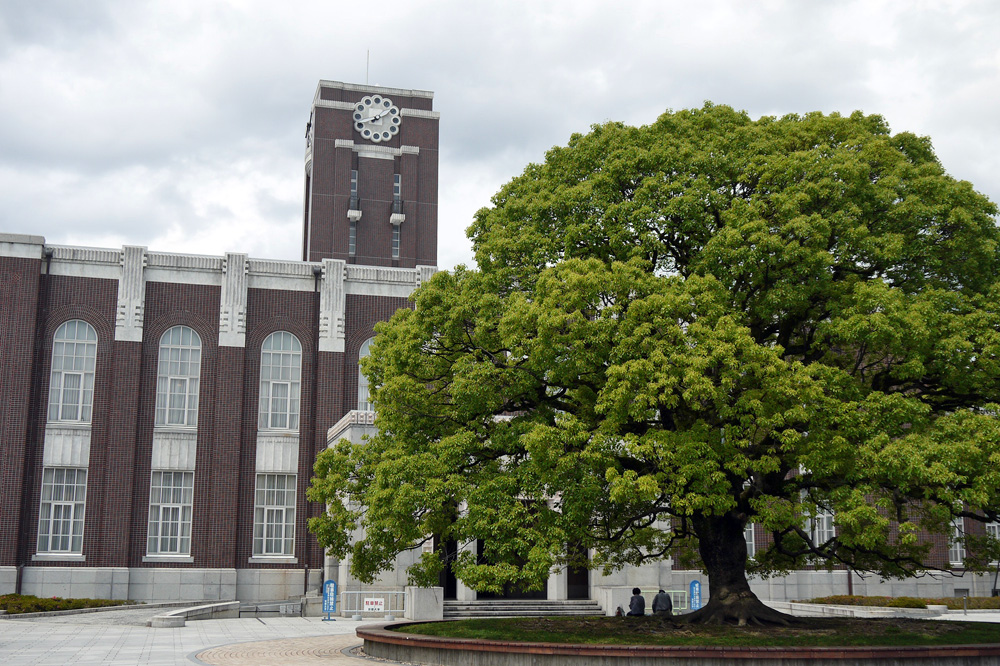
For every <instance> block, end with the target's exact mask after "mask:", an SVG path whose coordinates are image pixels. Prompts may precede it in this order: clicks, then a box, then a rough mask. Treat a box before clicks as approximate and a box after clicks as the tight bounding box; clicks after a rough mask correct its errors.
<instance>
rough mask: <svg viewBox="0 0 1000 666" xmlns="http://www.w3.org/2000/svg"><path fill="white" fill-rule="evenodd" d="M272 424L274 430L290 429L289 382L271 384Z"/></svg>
mask: <svg viewBox="0 0 1000 666" xmlns="http://www.w3.org/2000/svg"><path fill="white" fill-rule="evenodd" d="M270 388H271V408H270V414H271V423H270V424H269V425H270V427H272V428H287V427H288V395H289V393H290V389H291V384H290V383H289V382H274V381H272V382H271V386H270Z"/></svg>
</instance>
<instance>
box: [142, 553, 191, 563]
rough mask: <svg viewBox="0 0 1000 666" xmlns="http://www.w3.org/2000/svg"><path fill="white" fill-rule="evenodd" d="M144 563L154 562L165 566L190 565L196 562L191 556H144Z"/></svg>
mask: <svg viewBox="0 0 1000 666" xmlns="http://www.w3.org/2000/svg"><path fill="white" fill-rule="evenodd" d="M142 561H143V562H153V563H160V562H162V563H163V564H175V563H176V564H190V563H192V562H194V557H192V556H191V555H143V556H142Z"/></svg>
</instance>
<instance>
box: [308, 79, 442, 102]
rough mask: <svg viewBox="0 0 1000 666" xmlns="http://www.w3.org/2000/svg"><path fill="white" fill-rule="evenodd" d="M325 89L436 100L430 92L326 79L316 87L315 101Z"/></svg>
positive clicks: (321, 80)
mask: <svg viewBox="0 0 1000 666" xmlns="http://www.w3.org/2000/svg"><path fill="white" fill-rule="evenodd" d="M323 88H329V89H331V90H351V91H353V92H364V93H381V94H383V95H397V96H400V95H401V96H403V97H419V98H421V99H434V93H433V92H431V91H430V90H416V89H412V88H387V87H385V86H372V85H368V84H367V83H344V82H343V81H327V80H325V79H320V82H319V83H318V84H317V85H316V94H315V95H313V99H314V100H318V101H324V100H320V91H321V90H322V89H323ZM351 108H354V104H351Z"/></svg>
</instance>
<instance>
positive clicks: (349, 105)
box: [313, 99, 354, 111]
mask: <svg viewBox="0 0 1000 666" xmlns="http://www.w3.org/2000/svg"><path fill="white" fill-rule="evenodd" d="M313 108H315V109H337V110H338V111H350V110H351V109H353V108H354V102H338V101H336V100H332V99H317V100H316V101H315V102H313Z"/></svg>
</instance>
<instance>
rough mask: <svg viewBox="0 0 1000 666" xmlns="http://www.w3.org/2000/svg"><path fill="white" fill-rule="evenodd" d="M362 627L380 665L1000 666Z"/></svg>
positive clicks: (944, 657) (939, 654)
mask: <svg viewBox="0 0 1000 666" xmlns="http://www.w3.org/2000/svg"><path fill="white" fill-rule="evenodd" d="M408 624H412V623H409V622H400V623H393V624H391V625H367V626H364V627H360V628H359V629H358V630H357V635H358V638H361V639H362V640H364V642H365V647H364V649H365V654H367V655H369V656H372V657H377V658H381V659H391V660H395V661H405V662H411V663H416V664H442V665H444V666H453V665H454V666H582V665H584V664H586V665H587V666H594V665H596V666H663V665H664V664H685V665H689V666H696V665H697V666H729V665H731V664H739V665H740V666H816V664H826V665H829V666H833V665H843V666H848V665H850V666H858V665H861V664H885V665H888V664H892V665H893V666H900V665H903V664H905V665H906V666H911V665H912V666H972V665H974V664H984V665H985V664H990V665H996V664H1000V645H986V646H969V645H946V646H941V647H936V646H923V647H844V648H801V647H758V648H745V647H681V646H656V645H562V644H558V643H521V642H515V641H479V640H471V639H462V638H439V637H436V636H421V635H418V634H406V633H400V632H397V631H388V630H387V629H386V627H389V626H392V627H404V626H406V625H408Z"/></svg>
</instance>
